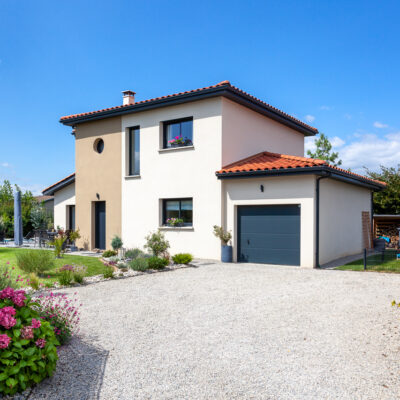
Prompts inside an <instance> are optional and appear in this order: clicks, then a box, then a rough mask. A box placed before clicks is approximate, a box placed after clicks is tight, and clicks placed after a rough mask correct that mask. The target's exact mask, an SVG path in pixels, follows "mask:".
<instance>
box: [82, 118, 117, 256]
mask: <svg viewBox="0 0 400 400" xmlns="http://www.w3.org/2000/svg"><path fill="white" fill-rule="evenodd" d="M121 136H122V135H121V118H120V117H114V118H107V119H103V120H99V121H93V122H87V123H83V124H79V125H77V126H76V133H75V153H76V161H75V165H76V170H75V171H76V183H75V185H76V204H77V205H76V210H75V215H76V227H77V228H79V229H80V233H81V239H80V241H79V242H78V243H77V244H78V246H81V247H88V248H89V249H92V248H93V247H94V244H95V242H94V212H93V209H94V207H93V202H95V201H98V200H99V201H105V202H106V246H107V248H110V246H111V244H110V243H111V239H112V237H113V236H114V235H121V177H122V171H121ZM97 138H102V139H103V140H104V151H103V152H102V153H101V154H99V153H97V152H96V151H95V150H94V147H93V146H94V142H95V140H96V139H97ZM97 194H98V195H99V198H97V196H96V195H97Z"/></svg>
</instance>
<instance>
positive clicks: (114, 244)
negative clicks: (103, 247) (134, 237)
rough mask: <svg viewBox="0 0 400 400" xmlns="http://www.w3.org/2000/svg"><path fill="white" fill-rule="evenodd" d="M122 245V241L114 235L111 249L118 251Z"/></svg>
mask: <svg viewBox="0 0 400 400" xmlns="http://www.w3.org/2000/svg"><path fill="white" fill-rule="evenodd" d="M123 244H124V243H123V242H122V239H121V238H120V237H119V236H118V235H115V236H114V237H113V238H112V240H111V247H112V248H113V249H114V251H118V250H119V249H120V248H121V247H122V245H123Z"/></svg>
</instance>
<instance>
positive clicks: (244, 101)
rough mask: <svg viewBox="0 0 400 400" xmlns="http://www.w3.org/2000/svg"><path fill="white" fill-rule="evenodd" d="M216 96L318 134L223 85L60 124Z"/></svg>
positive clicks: (64, 123)
mask: <svg viewBox="0 0 400 400" xmlns="http://www.w3.org/2000/svg"><path fill="white" fill-rule="evenodd" d="M216 96H222V97H225V98H227V99H229V100H232V101H234V102H236V103H238V104H241V105H243V106H245V107H247V108H250V109H252V110H254V111H256V112H258V113H260V114H263V115H265V116H267V117H269V118H271V119H273V120H275V121H277V122H280V123H281V124H283V125H286V126H288V127H290V128H292V129H294V130H296V131H298V132H300V133H302V134H303V135H305V136H314V135H316V134H317V133H318V130H314V129H311V128H308V127H307V126H304V125H302V124H301V123H300V122H296V121H294V120H293V119H292V118H291V117H289V116H286V115H285V114H284V113H283V112H279V110H276V109H274V107H272V106H269V105H267V104H263V102H262V101H261V100H257V99H255V98H252V97H251V96H250V95H247V94H245V93H242V92H241V91H239V90H237V89H235V88H233V87H231V86H229V85H221V86H218V87H215V88H209V89H204V90H201V91H199V92H189V93H184V94H181V95H177V96H174V97H168V96H165V97H162V98H158V99H156V100H149V101H146V102H142V103H137V104H132V105H130V106H126V107H118V108H113V107H111V108H110V109H105V110H103V111H94V112H92V113H88V114H84V115H80V116H79V115H77V116H76V117H70V118H65V119H60V121H59V122H60V123H62V124H63V125H68V126H73V125H76V124H79V123H82V122H88V121H94V120H98V119H103V118H109V117H116V116H119V115H124V114H131V113H136V112H141V111H147V110H152V109H155V108H160V107H167V106H173V105H178V104H182V103H187V102H191V101H197V100H202V99H206V98H212V97H216Z"/></svg>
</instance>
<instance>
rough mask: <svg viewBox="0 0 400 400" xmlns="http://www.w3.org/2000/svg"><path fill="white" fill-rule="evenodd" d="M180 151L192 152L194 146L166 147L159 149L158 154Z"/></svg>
mask: <svg viewBox="0 0 400 400" xmlns="http://www.w3.org/2000/svg"><path fill="white" fill-rule="evenodd" d="M182 150H194V146H180V147H168V148H166V149H159V150H158V152H159V153H169V152H174V151H182Z"/></svg>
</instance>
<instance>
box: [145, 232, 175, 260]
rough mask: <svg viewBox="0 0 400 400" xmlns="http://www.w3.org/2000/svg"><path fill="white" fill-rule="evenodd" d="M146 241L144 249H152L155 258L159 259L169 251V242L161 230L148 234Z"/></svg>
mask: <svg viewBox="0 0 400 400" xmlns="http://www.w3.org/2000/svg"><path fill="white" fill-rule="evenodd" d="M146 240H147V243H146V244H145V245H144V247H145V248H146V249H150V250H151V252H152V254H153V256H154V257H158V256H159V255H160V254H162V253H164V252H165V251H167V250H168V249H169V242H168V240H167V239H166V238H165V235H164V233H163V232H161V231H160V230H158V231H156V232H152V233H150V234H148V235H147V236H146Z"/></svg>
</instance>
